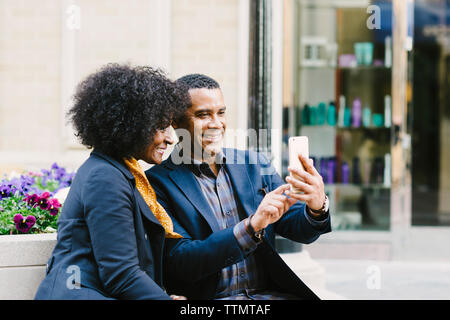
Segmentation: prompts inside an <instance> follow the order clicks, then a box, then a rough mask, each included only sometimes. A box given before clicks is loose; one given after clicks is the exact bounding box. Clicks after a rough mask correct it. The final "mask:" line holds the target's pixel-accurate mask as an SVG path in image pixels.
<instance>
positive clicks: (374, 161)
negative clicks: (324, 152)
mask: <svg viewBox="0 0 450 320" xmlns="http://www.w3.org/2000/svg"><path fill="white" fill-rule="evenodd" d="M310 158H311V159H313V162H314V167H315V168H316V170H317V171H318V172H319V174H320V175H321V176H322V179H323V182H324V184H325V185H328V186H335V187H339V188H344V187H359V188H364V189H383V188H386V189H388V188H390V186H391V155H390V154H389V153H386V154H384V156H373V157H371V158H365V159H363V161H361V160H360V157H357V156H355V157H353V159H352V161H351V163H350V162H349V161H346V160H345V159H342V158H340V157H336V156H333V157H320V158H318V157H315V156H314V155H312V156H310ZM361 162H363V163H361ZM361 168H362V170H361Z"/></svg>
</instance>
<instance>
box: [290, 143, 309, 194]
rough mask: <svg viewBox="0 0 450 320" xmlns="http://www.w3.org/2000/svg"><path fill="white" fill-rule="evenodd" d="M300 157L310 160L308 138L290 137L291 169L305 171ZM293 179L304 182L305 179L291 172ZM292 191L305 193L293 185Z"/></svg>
mask: <svg viewBox="0 0 450 320" xmlns="http://www.w3.org/2000/svg"><path fill="white" fill-rule="evenodd" d="M299 155H302V156H304V157H305V158H309V142H308V137H307V136H300V137H290V138H289V167H291V168H294V169H298V170H302V171H305V168H304V167H303V164H302V163H301V161H300V159H299ZM290 175H291V177H293V178H295V179H298V180H300V181H303V179H302V178H301V177H299V176H297V175H295V174H293V173H292V172H291V174H290ZM291 191H292V192H294V193H300V194H301V193H303V192H302V191H300V190H299V189H297V188H295V187H293V186H292V184H291Z"/></svg>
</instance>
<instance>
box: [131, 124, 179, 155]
mask: <svg viewBox="0 0 450 320" xmlns="http://www.w3.org/2000/svg"><path fill="white" fill-rule="evenodd" d="M172 143H173V138H172V132H171V130H170V127H167V128H166V129H163V130H157V131H156V133H155V135H154V136H153V141H152V142H151V143H150V145H149V146H148V147H147V149H145V151H144V153H143V155H142V156H141V157H140V159H138V160H144V161H145V162H147V163H150V164H153V163H154V164H160V163H161V162H162V160H163V155H164V152H165V151H166V149H167V146H168V145H169V144H172Z"/></svg>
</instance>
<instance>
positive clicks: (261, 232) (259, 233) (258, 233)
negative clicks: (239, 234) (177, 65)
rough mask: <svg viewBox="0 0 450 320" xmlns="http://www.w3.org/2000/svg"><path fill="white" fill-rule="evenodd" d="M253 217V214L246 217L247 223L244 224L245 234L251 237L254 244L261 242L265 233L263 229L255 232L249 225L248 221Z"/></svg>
mask: <svg viewBox="0 0 450 320" xmlns="http://www.w3.org/2000/svg"><path fill="white" fill-rule="evenodd" d="M252 217H253V214H252V215H251V216H250V217H248V219H247V223H246V224H245V227H246V230H247V233H248V234H249V235H250V236H251V237H252V239H253V241H255V242H256V243H260V242H262V241H263V239H264V235H265V233H266V230H265V229H261V230H259V231H255V230H254V229H253V227H252V225H251V223H250V219H251V218H252Z"/></svg>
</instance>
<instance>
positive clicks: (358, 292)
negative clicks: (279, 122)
mask: <svg viewBox="0 0 450 320" xmlns="http://www.w3.org/2000/svg"><path fill="white" fill-rule="evenodd" d="M315 261H316V262H318V263H319V264H320V265H321V266H322V267H324V268H325V270H326V273H325V274H326V276H325V279H326V289H327V290H329V291H331V292H333V293H335V294H338V295H340V296H343V297H344V298H347V299H351V300H354V299H356V300H367V299H369V300H380V299H387V300H405V299H412V300H428V299H436V300H450V262H445V261H444V262H442V261H436V262H433V261H428V262H423V261H375V260H324V259H320V260H318V259H315Z"/></svg>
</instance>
